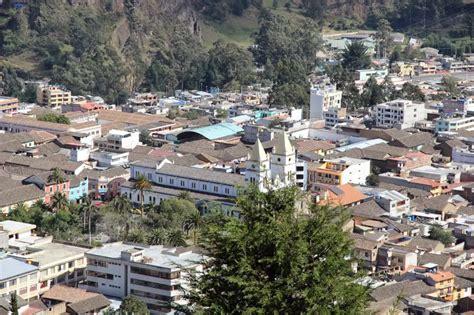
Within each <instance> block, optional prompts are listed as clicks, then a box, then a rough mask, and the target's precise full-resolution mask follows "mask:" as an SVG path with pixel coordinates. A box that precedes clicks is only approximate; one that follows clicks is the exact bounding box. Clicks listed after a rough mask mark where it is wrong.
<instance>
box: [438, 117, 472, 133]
mask: <svg viewBox="0 0 474 315" xmlns="http://www.w3.org/2000/svg"><path fill="white" fill-rule="evenodd" d="M435 121H436V123H435V132H437V133H438V132H443V131H457V130H460V129H468V130H469V129H471V128H474V117H440V118H437V119H435Z"/></svg>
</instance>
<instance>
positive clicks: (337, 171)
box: [316, 157, 370, 185]
mask: <svg viewBox="0 0 474 315" xmlns="http://www.w3.org/2000/svg"><path fill="white" fill-rule="evenodd" d="M369 175H370V161H369V160H361V159H354V158H349V157H344V158H339V159H334V160H325V162H324V163H323V164H322V165H321V166H320V167H318V168H317V170H316V177H317V181H318V182H320V183H324V184H330V185H344V184H348V183H351V184H358V185H365V182H366V179H367V176H369Z"/></svg>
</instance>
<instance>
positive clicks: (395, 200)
mask: <svg viewBox="0 0 474 315" xmlns="http://www.w3.org/2000/svg"><path fill="white" fill-rule="evenodd" d="M374 199H375V201H376V202H377V203H378V204H379V205H380V206H381V207H382V208H384V209H385V210H386V211H387V212H388V214H389V215H390V216H391V217H401V216H402V215H404V214H407V213H409V212H410V198H408V197H407V196H405V195H403V194H401V193H399V192H398V191H396V190H385V191H382V192H379V193H377V194H375V195H374Z"/></svg>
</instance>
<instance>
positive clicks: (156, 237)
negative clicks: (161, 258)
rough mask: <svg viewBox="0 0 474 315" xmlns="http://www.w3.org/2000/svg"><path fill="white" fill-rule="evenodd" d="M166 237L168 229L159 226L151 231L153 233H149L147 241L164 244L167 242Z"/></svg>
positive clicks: (152, 243)
mask: <svg viewBox="0 0 474 315" xmlns="http://www.w3.org/2000/svg"><path fill="white" fill-rule="evenodd" d="M166 237H167V233H166V230H165V229H161V228H158V229H154V230H153V231H151V233H150V234H149V235H148V239H147V241H148V244H150V245H163V244H164V243H166Z"/></svg>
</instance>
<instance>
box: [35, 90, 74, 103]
mask: <svg viewBox="0 0 474 315" xmlns="http://www.w3.org/2000/svg"><path fill="white" fill-rule="evenodd" d="M36 102H37V103H38V104H39V105H43V106H48V107H58V106H61V105H64V104H70V103H72V96H71V91H67V90H65V89H62V88H60V87H59V86H52V85H38V86H37V88H36Z"/></svg>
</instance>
